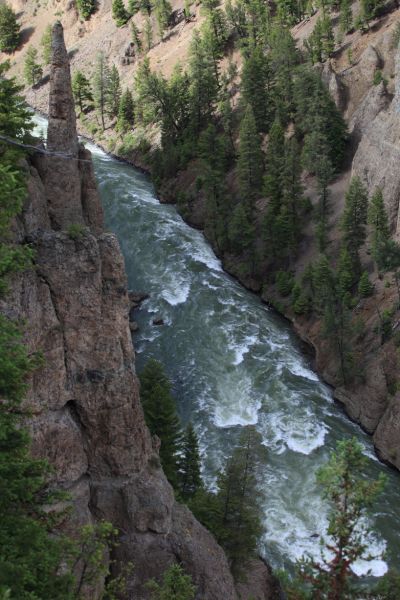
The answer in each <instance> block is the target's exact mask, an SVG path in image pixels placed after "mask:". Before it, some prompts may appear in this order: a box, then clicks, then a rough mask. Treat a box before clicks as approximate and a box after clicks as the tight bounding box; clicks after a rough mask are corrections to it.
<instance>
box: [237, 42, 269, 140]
mask: <svg viewBox="0 0 400 600" xmlns="http://www.w3.org/2000/svg"><path fill="white" fill-rule="evenodd" d="M271 86H272V73H271V66H270V61H269V57H268V55H266V54H265V53H264V52H263V49H262V48H261V47H260V46H254V47H253V48H252V49H251V51H250V54H249V56H248V58H246V60H245V61H244V64H243V69H242V85H241V90H242V97H243V100H244V101H245V102H246V104H250V105H251V107H252V109H253V114H254V118H255V121H256V125H257V130H258V131H259V132H266V131H268V128H269V125H270V122H271V108H272V105H271V99H270V87H271Z"/></svg>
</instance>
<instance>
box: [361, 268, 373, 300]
mask: <svg viewBox="0 0 400 600" xmlns="http://www.w3.org/2000/svg"><path fill="white" fill-rule="evenodd" d="M373 292H374V286H373V285H372V283H371V282H370V280H369V277H368V273H367V271H363V273H362V275H361V277H360V281H359V282H358V293H359V294H360V296H361V297H362V298H367V297H368V296H371V295H372V294H373Z"/></svg>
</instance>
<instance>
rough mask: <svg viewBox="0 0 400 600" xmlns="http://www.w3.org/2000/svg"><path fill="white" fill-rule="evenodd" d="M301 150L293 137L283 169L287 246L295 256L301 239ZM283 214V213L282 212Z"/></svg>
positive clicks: (287, 148) (287, 144) (286, 152)
mask: <svg viewBox="0 0 400 600" xmlns="http://www.w3.org/2000/svg"><path fill="white" fill-rule="evenodd" d="M301 171H302V169H301V161H300V148H299V145H298V142H297V140H296V138H295V136H293V137H292V138H290V139H289V140H286V142H285V160H284V168H283V178H282V184H283V206H284V209H285V215H286V221H287V233H286V246H287V248H288V250H289V253H290V254H291V255H293V252H294V251H295V249H296V247H297V243H298V241H299V237H300V225H301V223H300V216H299V205H300V202H301V199H302V197H303V186H302V184H301V180H300V178H301ZM281 214H282V212H281Z"/></svg>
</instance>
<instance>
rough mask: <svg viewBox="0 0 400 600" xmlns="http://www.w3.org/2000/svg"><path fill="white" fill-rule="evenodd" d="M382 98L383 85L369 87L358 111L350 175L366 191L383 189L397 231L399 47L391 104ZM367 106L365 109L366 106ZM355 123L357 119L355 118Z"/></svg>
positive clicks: (399, 218)
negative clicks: (359, 122)
mask: <svg viewBox="0 0 400 600" xmlns="http://www.w3.org/2000/svg"><path fill="white" fill-rule="evenodd" d="M387 104H388V102H387V101H386V100H385V89H384V84H383V83H381V84H380V86H378V88H377V89H376V90H374V88H371V90H370V92H369V93H368V94H367V97H366V98H365V100H364V102H363V103H362V104H361V106H360V109H359V111H358V113H359V115H361V114H363V113H364V114H365V113H366V114H365V117H366V118H363V119H362V120H363V126H362V127H358V129H359V132H358V136H359V138H360V139H361V141H360V144H359V146H358V149H357V152H356V154H355V156H354V160H353V168H352V171H353V174H354V175H358V176H359V177H361V179H362V180H363V181H364V183H365V184H366V186H367V189H368V190H371V191H373V190H374V189H375V188H376V187H380V188H382V190H383V192H384V199H385V205H386V208H387V211H388V215H389V220H390V224H391V226H392V230H393V231H395V232H396V233H397V234H398V233H399V231H400V214H399V200H400V169H399V168H398V165H399V159H400V50H398V51H397V56H396V69H395V95H394V97H393V100H392V101H391V103H390V105H389V106H388V107H387V108H386V106H387ZM366 107H367V108H366ZM356 122H357V119H356Z"/></svg>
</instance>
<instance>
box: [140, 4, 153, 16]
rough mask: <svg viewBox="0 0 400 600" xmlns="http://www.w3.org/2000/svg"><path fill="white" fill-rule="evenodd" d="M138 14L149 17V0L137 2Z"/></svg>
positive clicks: (150, 6) (150, 7)
mask: <svg viewBox="0 0 400 600" xmlns="http://www.w3.org/2000/svg"><path fill="white" fill-rule="evenodd" d="M138 1H139V8H140V12H141V13H142V14H143V15H144V16H145V17H149V16H150V15H151V9H152V5H151V0H138Z"/></svg>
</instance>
